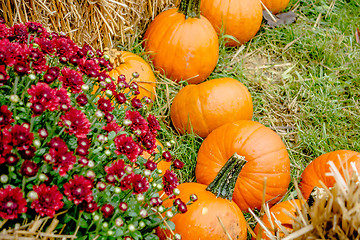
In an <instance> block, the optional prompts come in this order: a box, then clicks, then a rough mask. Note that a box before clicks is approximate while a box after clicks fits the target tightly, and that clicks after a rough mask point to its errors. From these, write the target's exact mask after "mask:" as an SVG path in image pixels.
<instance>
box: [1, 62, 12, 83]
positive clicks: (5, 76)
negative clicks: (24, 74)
mask: <svg viewBox="0 0 360 240" xmlns="http://www.w3.org/2000/svg"><path fill="white" fill-rule="evenodd" d="M9 78H10V76H9V75H8V74H7V72H6V69H5V66H4V65H0V86H3V85H4V84H5V83H6V82H7V80H9Z"/></svg>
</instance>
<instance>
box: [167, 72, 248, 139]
mask: <svg viewBox="0 0 360 240" xmlns="http://www.w3.org/2000/svg"><path fill="white" fill-rule="evenodd" d="M252 114H253V104H252V99H251V95H250V93H249V91H248V90H247V88H246V87H245V86H244V85H243V84H242V83H241V82H239V81H238V80H235V79H233V78H219V79H213V80H209V81H206V82H203V83H200V84H198V85H187V86H186V87H184V88H183V89H181V90H180V91H179V93H178V94H177V95H176V96H175V98H174V100H173V102H172V105H171V110H170V117H171V120H172V123H173V124H174V126H175V128H176V129H177V130H178V131H179V132H180V133H184V132H192V131H193V132H194V133H196V134H197V135H199V136H200V137H206V136H207V135H208V134H209V133H210V132H211V131H212V130H214V129H215V128H217V127H220V126H221V125H223V124H225V123H228V122H233V121H236V120H251V118H252Z"/></svg>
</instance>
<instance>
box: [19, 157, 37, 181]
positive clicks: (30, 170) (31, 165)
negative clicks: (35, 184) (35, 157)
mask: <svg viewBox="0 0 360 240" xmlns="http://www.w3.org/2000/svg"><path fill="white" fill-rule="evenodd" d="M38 170H39V166H38V165H37V164H36V163H35V162H33V161H30V160H25V161H24V162H23V163H22V165H21V168H20V173H21V174H22V175H24V176H26V177H33V176H35V175H36V174H37V173H38Z"/></svg>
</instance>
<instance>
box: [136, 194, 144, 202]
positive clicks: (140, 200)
mask: <svg viewBox="0 0 360 240" xmlns="http://www.w3.org/2000/svg"><path fill="white" fill-rule="evenodd" d="M144 199H145V197H144V195H143V194H141V193H139V194H138V195H136V200H137V201H138V202H143V201H144Z"/></svg>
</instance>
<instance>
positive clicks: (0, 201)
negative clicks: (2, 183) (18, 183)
mask: <svg viewBox="0 0 360 240" xmlns="http://www.w3.org/2000/svg"><path fill="white" fill-rule="evenodd" d="M26 211H27V207H26V200H25V199H24V197H23V193H22V192H21V189H20V188H18V187H17V188H12V187H11V186H10V185H8V186H7V187H6V188H2V189H0V217H1V218H3V219H16V218H17V217H18V214H21V213H25V212H26Z"/></svg>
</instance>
